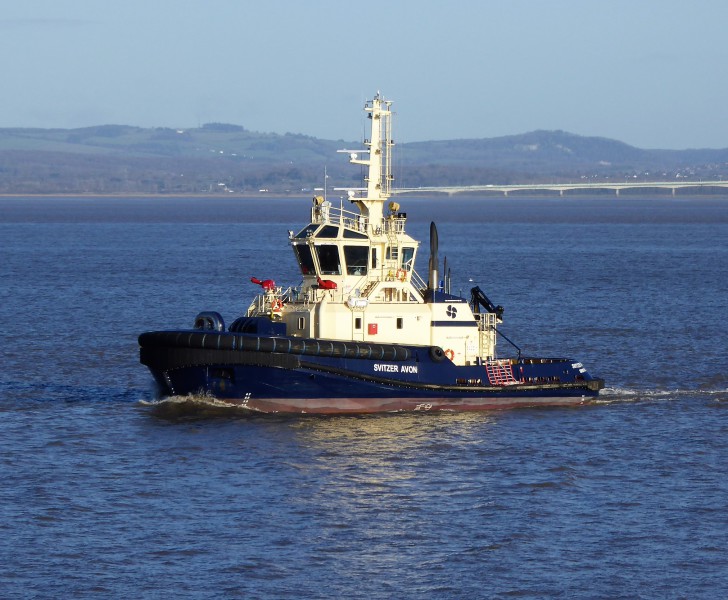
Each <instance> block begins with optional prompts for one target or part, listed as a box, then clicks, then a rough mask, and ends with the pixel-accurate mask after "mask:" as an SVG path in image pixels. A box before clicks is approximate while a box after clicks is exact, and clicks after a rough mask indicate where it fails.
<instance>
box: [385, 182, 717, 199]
mask: <svg viewBox="0 0 728 600" xmlns="http://www.w3.org/2000/svg"><path fill="white" fill-rule="evenodd" d="M716 187H718V188H728V181H722V180H721V181H679V182H678V181H633V182H629V181H625V182H623V183H616V182H609V183H606V182H602V183H536V184H523V185H520V184H519V185H463V186H444V187H417V188H398V189H393V190H392V193H393V194H418V193H419V194H430V193H433V194H434V193H437V194H448V195H449V196H452V195H453V194H460V193H466V192H498V193H502V194H504V195H506V196H507V195H508V194H509V192H537V191H549V192H559V194H560V195H561V196H563V195H564V192H567V191H572V190H582V191H584V190H586V191H590V190H614V192H615V193H616V194H617V196H619V192H620V190H630V189H636V188H652V189H667V190H671V191H672V195H673V196H674V195H675V191H676V190H678V189H682V188H716Z"/></svg>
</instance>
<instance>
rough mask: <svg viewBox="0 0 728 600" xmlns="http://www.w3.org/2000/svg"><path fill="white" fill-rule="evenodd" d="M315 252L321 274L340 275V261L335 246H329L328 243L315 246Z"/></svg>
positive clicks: (337, 249)
mask: <svg viewBox="0 0 728 600" xmlns="http://www.w3.org/2000/svg"><path fill="white" fill-rule="evenodd" d="M316 254H317V256H318V261H319V266H320V267H321V274H322V275H341V261H340V259H339V248H338V247H337V246H330V245H328V244H322V245H321V246H316Z"/></svg>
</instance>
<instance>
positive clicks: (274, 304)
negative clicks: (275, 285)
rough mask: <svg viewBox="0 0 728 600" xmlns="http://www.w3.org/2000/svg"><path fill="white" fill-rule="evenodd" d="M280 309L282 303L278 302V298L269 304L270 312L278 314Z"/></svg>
mask: <svg viewBox="0 0 728 600" xmlns="http://www.w3.org/2000/svg"><path fill="white" fill-rule="evenodd" d="M282 308H283V302H281V301H280V300H278V298H276V299H275V300H273V302H271V303H270V310H271V312H274V313H279V312H281V309H282Z"/></svg>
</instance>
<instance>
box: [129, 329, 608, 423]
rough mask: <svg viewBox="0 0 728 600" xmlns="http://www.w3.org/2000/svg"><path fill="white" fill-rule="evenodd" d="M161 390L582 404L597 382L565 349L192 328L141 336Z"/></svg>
mask: <svg viewBox="0 0 728 600" xmlns="http://www.w3.org/2000/svg"><path fill="white" fill-rule="evenodd" d="M140 345H141V362H142V363H144V364H145V365H147V366H148V367H149V369H150V370H151V372H152V374H153V375H154V377H155V379H156V380H157V382H158V383H159V384H160V386H161V387H162V389H163V390H164V393H165V394H167V395H189V394H203V395H208V396H213V397H215V398H217V399H220V400H223V401H225V402H226V403H230V404H235V405H239V406H243V407H245V408H247V409H250V410H253V411H259V412H294V413H301V412H306V413H329V414H330V413H367V412H383V411H398V410H455V411H463V410H490V409H497V408H511V407H516V406H544V405H565V404H581V403H583V402H584V401H586V400H588V399H589V398H590V397H593V396H596V395H597V394H598V392H599V389H601V387H603V382H602V381H601V380H600V379H595V378H592V377H591V376H590V375H589V374H588V373H586V371H585V370H584V369H583V368H582V367H581V365H580V364H579V363H574V362H572V361H570V360H568V359H555V358H521V359H518V360H515V359H513V360H510V361H500V362H499V363H497V364H493V363H491V364H488V365H486V364H482V365H470V366H456V365H454V364H453V363H452V362H451V361H450V360H449V359H447V357H445V356H444V355H443V354H442V350H441V349H439V348H436V347H429V346H399V345H391V344H376V345H374V344H365V343H354V342H346V343H345V342H337V341H323V340H301V339H298V338H289V337H285V336H278V337H272V336H258V335H251V334H239V333H229V332H222V333H213V332H209V333H202V332H199V331H176V332H150V333H145V334H142V335H141V336H140Z"/></svg>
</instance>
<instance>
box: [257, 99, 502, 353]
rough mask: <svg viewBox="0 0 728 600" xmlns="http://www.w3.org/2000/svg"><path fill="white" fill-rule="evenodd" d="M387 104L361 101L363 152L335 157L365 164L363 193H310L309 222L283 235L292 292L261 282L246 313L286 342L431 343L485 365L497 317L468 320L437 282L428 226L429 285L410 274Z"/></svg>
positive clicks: (463, 305)
mask: <svg viewBox="0 0 728 600" xmlns="http://www.w3.org/2000/svg"><path fill="white" fill-rule="evenodd" d="M391 104H392V103H391V102H390V101H387V100H384V99H383V98H381V96H380V95H379V94H377V96H376V97H375V98H374V99H373V100H372V101H371V102H368V103H367V104H366V105H365V107H364V110H365V111H366V112H367V113H368V117H369V118H370V119H371V137H370V139H368V140H364V149H362V150H342V151H341V152H345V153H347V154H349V162H350V163H352V164H355V165H363V166H365V167H367V176H366V178H365V184H366V187H363V188H360V189H356V190H346V192H347V194H348V198H349V200H350V201H351V203H352V204H353V206H354V207H355V208H356V210H345V209H344V207H343V204H340V205H339V206H338V207H336V206H332V205H331V203H330V202H329V201H328V200H326V199H325V198H324V197H322V196H317V197H315V198H314V199H313V207H312V209H311V222H310V223H309V224H308V225H307V226H306V227H304V228H303V229H302V230H301V231H300V232H298V233H297V234H291V236H290V242H291V245H292V247H293V250H294V254H295V256H296V260H297V261H298V264H299V267H300V269H301V273H302V275H303V282H302V284H301V286H300V287H299V288H296V289H294V288H289V289H287V290H283V289H282V288H278V287H275V286H274V285H268V286H266V285H263V293H262V294H261V295H259V296H258V297H257V298H256V299H255V300H254V302H253V303H252V304H251V306H250V308H249V309H248V313H247V314H248V316H251V317H252V316H261V315H271V316H272V317H273V318H274V319H275V320H279V321H281V322H283V323H285V324H286V331H287V335H289V336H293V337H301V338H314V339H328V340H342V341H348V340H351V341H356V342H374V343H397V344H407V345H409V344H411V345H422V346H436V347H441V348H442V349H443V350H444V352H445V355H446V356H447V357H448V358H450V359H451V360H452V361H453V362H454V363H455V364H457V365H468V364H482V363H483V362H486V361H490V360H493V359H494V358H495V338H496V321H497V320H499V319H498V316H497V315H496V313H492V312H482V313H475V314H474V313H473V311H472V309H471V307H470V305H469V304H468V303H467V301H466V300H465V299H463V298H460V297H457V296H452V295H450V294H448V293H446V291H447V288H448V287H449V286H448V285H442V286H441V285H440V284H439V278H438V264H437V263H438V260H437V233H436V230H435V229H434V225H433V226H432V229H431V237H432V238H433V239H431V240H430V266H429V269H428V271H429V272H428V281H427V282H426V281H425V280H424V279H423V278H422V277H420V276H419V275H418V274H417V272H416V271H415V269H414V265H415V259H416V257H417V253H418V249H419V242H418V241H416V240H414V239H412V237H410V236H409V235H408V234H407V233H406V232H405V225H406V221H407V214H406V213H405V212H402V211H401V210H400V206H399V204H397V203H396V202H393V201H390V199H389V198H390V195H391V185H392V181H393V177H392V160H391V156H392V155H391V151H392V147H393V146H394V142H393V141H392V137H391V117H392V112H391ZM263 283H264V282H261V284H263ZM271 283H272V282H271ZM443 288H444V289H443Z"/></svg>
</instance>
